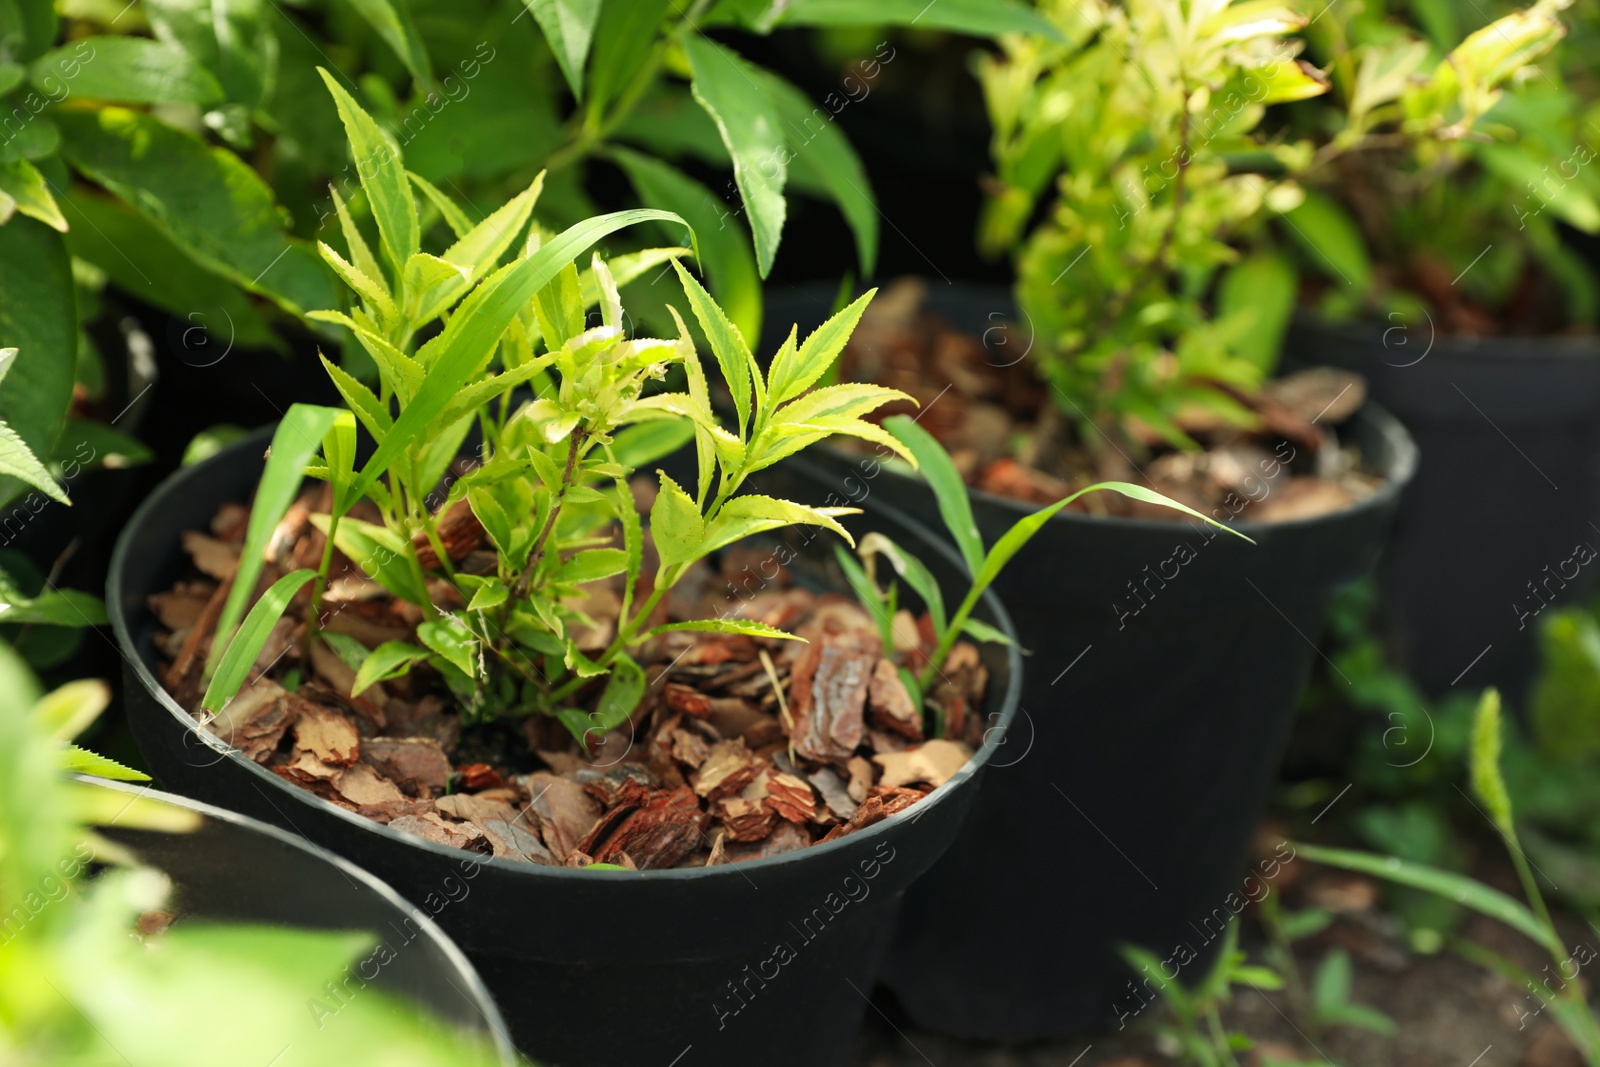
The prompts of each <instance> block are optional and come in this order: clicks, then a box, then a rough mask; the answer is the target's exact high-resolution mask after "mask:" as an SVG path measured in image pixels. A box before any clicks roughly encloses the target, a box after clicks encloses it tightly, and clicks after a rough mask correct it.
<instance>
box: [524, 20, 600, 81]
mask: <svg viewBox="0 0 1600 1067" xmlns="http://www.w3.org/2000/svg"><path fill="white" fill-rule="evenodd" d="M523 3H525V4H526V5H527V7H528V10H529V11H532V12H533V17H534V18H535V19H537V20H538V22H539V28H540V29H541V30H543V31H544V38H545V40H546V41H547V42H549V44H550V51H551V52H553V53H555V57H556V63H558V64H559V65H560V67H561V73H562V74H563V75H565V76H566V79H567V85H568V86H569V87H570V88H571V89H572V95H573V96H575V97H577V98H578V99H579V100H582V99H583V67H584V61H585V60H587V59H588V58H589V42H590V41H591V40H593V39H594V26H595V22H596V21H597V20H598V18H599V17H600V0H523Z"/></svg>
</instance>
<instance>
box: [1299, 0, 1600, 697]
mask: <svg viewBox="0 0 1600 1067" xmlns="http://www.w3.org/2000/svg"><path fill="white" fill-rule="evenodd" d="M1563 6H1564V5H1561V4H1555V3H1546V4H1536V5H1534V6H1533V7H1530V8H1528V9H1527V10H1526V11H1523V12H1519V13H1516V14H1515V15H1511V16H1507V17H1506V18H1502V19H1499V20H1497V21H1495V22H1493V23H1492V24H1490V25H1488V26H1483V27H1481V28H1479V29H1477V30H1476V31H1475V32H1473V33H1471V34H1470V35H1468V36H1466V38H1465V39H1464V40H1462V39H1461V36H1460V31H1459V30H1458V29H1457V28H1456V27H1455V26H1454V25H1453V24H1447V25H1435V24H1425V25H1426V28H1427V29H1428V30H1429V31H1430V32H1429V36H1428V37H1427V38H1419V37H1418V36H1417V35H1415V34H1412V33H1408V32H1405V31H1403V30H1400V29H1398V27H1397V25H1396V23H1397V21H1403V19H1404V13H1397V12H1391V11H1390V10H1388V9H1387V8H1386V7H1385V6H1384V5H1378V6H1375V7H1374V8H1371V9H1369V10H1368V11H1365V12H1363V13H1360V14H1357V13H1354V12H1348V11H1339V10H1335V11H1332V12H1330V13H1329V17H1328V18H1327V19H1325V20H1322V21H1320V22H1319V23H1318V25H1317V26H1316V27H1314V29H1313V32H1311V33H1310V34H1309V35H1308V37H1309V39H1310V41H1311V48H1312V52H1313V54H1314V55H1315V59H1316V61H1317V62H1319V63H1322V64H1326V65H1327V66H1328V69H1329V72H1330V79H1331V82H1332V86H1333V89H1332V91H1331V92H1330V93H1329V95H1328V97H1327V98H1325V100H1319V101H1315V102H1308V103H1307V104H1306V105H1305V106H1304V107H1305V111H1304V113H1303V114H1300V115H1297V116H1295V118H1296V121H1297V123H1298V124H1300V125H1302V126H1304V127H1312V126H1316V127H1319V128H1322V129H1324V130H1326V131H1327V134H1326V136H1327V137H1328V143H1327V145H1326V146H1325V147H1324V148H1323V149H1322V150H1321V151H1320V152H1319V159H1318V160H1317V161H1316V162H1315V163H1314V165H1313V166H1312V167H1311V168H1310V169H1309V170H1308V171H1307V173H1306V175H1305V179H1304V181H1305V184H1306V186H1307V199H1306V202H1305V203H1304V204H1302V205H1301V206H1300V207H1298V208H1296V209H1295V210H1293V211H1291V212H1289V213H1287V214H1286V215H1285V216H1284V218H1283V222H1282V224H1281V225H1280V226H1278V227H1276V228H1275V230H1274V235H1275V236H1276V237H1277V239H1278V242H1279V244H1280V245H1282V246H1283V247H1284V249H1285V251H1286V252H1287V253H1289V254H1290V255H1291V256H1292V257H1293V258H1294V260H1295V261H1296V263H1297V265H1298V267H1299V269H1300V271H1301V273H1302V275H1303V277H1304V278H1305V285H1304V287H1303V290H1304V295H1305V299H1304V301H1303V313H1302V314H1301V315H1300V316H1299V317H1297V319H1296V322H1295V324H1294V326H1293V328H1292V331H1291V340H1290V343H1289V346H1288V348H1289V351H1291V352H1293V353H1295V354H1296V355H1297V356H1298V357H1300V358H1307V359H1311V360H1321V361H1325V362H1334V363H1338V364H1339V365H1341V366H1347V367H1351V368H1354V369H1357V370H1359V371H1360V372H1361V373H1362V374H1364V375H1365V376H1366V377H1367V379H1368V380H1369V381H1370V383H1371V386H1372V390H1373V395H1374V397H1375V398H1376V399H1377V400H1378V401H1379V402H1380V403H1382V404H1383V405H1384V406H1385V407H1387V408H1389V409H1390V410H1392V411H1394V412H1395V413H1396V414H1397V415H1398V416H1399V417H1400V418H1401V419H1402V421H1404V422H1405V424H1406V426H1407V428H1408V429H1410V430H1411V432H1412V434H1413V435H1414V436H1416V438H1417V440H1418V443H1419V445H1420V446H1421V448H1422V449H1423V451H1424V452H1425V453H1427V454H1429V455H1434V456H1439V457H1447V458H1440V459H1438V460H1436V461H1433V462H1429V463H1427V464H1425V465H1424V466H1423V468H1422V470H1421V472H1420V473H1419V476H1418V478H1417V482H1416V485H1415V486H1414V487H1413V490H1412V492H1411V494H1410V495H1409V497H1408V498H1407V502H1406V504H1405V506H1404V508H1403V510H1402V513H1401V517H1400V520H1399V524H1398V531H1399V536H1398V537H1397V538H1396V540H1395V542H1394V544H1393V545H1392V546H1391V547H1390V550H1389V552H1388V553H1387V554H1386V556H1385V558H1384V563H1383V573H1382V582H1381V589H1382V592H1383V611H1384V629H1385V636H1386V637H1387V638H1388V640H1389V642H1390V645H1391V648H1392V650H1393V652H1394V653H1395V654H1396V656H1397V657H1398V659H1399V661H1400V663H1401V664H1403V665H1404V666H1405V667H1406V669H1407V670H1408V671H1410V672H1411V673H1412V674H1413V675H1415V676H1416V678H1417V679H1418V681H1419V682H1421V683H1422V685H1423V686H1424V688H1426V689H1427V690H1429V691H1430V692H1439V691H1442V690H1443V689H1444V688H1446V687H1448V686H1450V685H1453V684H1456V683H1457V682H1461V683H1463V684H1469V685H1472V686H1474V687H1482V686H1484V685H1491V684H1492V685H1498V686H1500V687H1501V688H1502V689H1503V690H1505V691H1506V692H1507V694H1508V696H1509V697H1510V698H1511V699H1512V700H1513V701H1515V700H1517V699H1518V697H1519V695H1520V693H1521V691H1522V689H1523V687H1524V685H1526V683H1527V682H1528V680H1529V678H1530V677H1531V674H1532V670H1533V667H1534V661H1535V649H1534V641H1533V638H1532V634H1533V632H1534V629H1535V627H1534V625H1533V623H1532V620H1533V619H1534V618H1536V617H1537V616H1538V614H1539V613H1540V612H1541V611H1542V610H1543V607H1544V606H1545V605H1546V604H1548V603H1551V602H1555V601H1567V602H1575V601H1581V600H1583V599H1584V598H1585V597H1587V596H1588V595H1589V594H1591V593H1592V592H1593V590H1594V589H1595V576H1594V575H1593V574H1591V573H1589V571H1588V570H1587V569H1584V568H1579V567H1567V566H1563V565H1562V561H1564V560H1567V559H1569V558H1570V557H1571V556H1572V552H1573V546H1574V545H1575V544H1577V543H1579V542H1584V541H1587V540H1589V538H1590V537H1591V536H1592V535H1593V530H1592V528H1591V527H1590V526H1589V522H1590V520H1592V519H1593V518H1594V515H1595V512H1596V508H1597V506H1600V481H1597V480H1596V466H1595V462H1594V460H1595V456H1596V455H1597V454H1600V453H1597V449H1600V441H1597V439H1596V437H1595V433H1596V430H1595V425H1596V418H1595V416H1596V414H1597V413H1600V360H1597V359H1596V356H1597V354H1600V347H1597V345H1596V340H1595V335H1594V326H1595V316H1596V308H1597V300H1600V278H1597V276H1596V274H1595V271H1594V267H1593V266H1592V265H1591V264H1590V263H1589V262H1587V261H1585V260H1584V259H1583V258H1582V257H1580V256H1579V255H1578V253H1577V252H1576V251H1575V250H1574V249H1573V248H1572V247H1571V246H1570V245H1569V243H1568V242H1567V241H1565V240H1564V239H1563V237H1562V233H1561V229H1562V228H1563V227H1567V228H1570V229H1574V230H1580V231H1585V232H1588V233H1591V234H1592V233H1594V232H1596V231H1597V230H1600V199H1597V196H1600V184H1597V182H1600V180H1597V179H1596V177H1595V173H1594V168H1593V167H1591V166H1589V165H1588V164H1589V162H1590V161H1591V160H1592V158H1593V155H1594V150H1593V148H1592V147H1591V145H1592V143H1593V131H1592V129H1591V126H1592V123H1593V120H1594V118H1595V117H1596V115H1600V111H1597V110H1596V104H1595V100H1594V97H1593V95H1592V92H1591V91H1590V88H1589V79H1588V78H1587V75H1586V73H1585V72H1584V71H1583V70H1582V69H1581V67H1580V64H1581V60H1580V59H1579V57H1580V56H1581V55H1582V52H1581V51H1580V50H1578V49H1565V48H1561V49H1557V50H1555V51H1551V50H1552V48H1553V47H1554V46H1555V44H1556V42H1557V41H1559V40H1561V38H1562V37H1563V35H1564V34H1565V32H1566V27H1565V26H1564V25H1563V23H1562V21H1561V17H1560V9H1561V7H1563ZM1463 15H1464V16H1465V17H1469V18H1471V17H1474V15H1473V13H1471V12H1463ZM1482 18H1483V19H1484V21H1487V20H1488V16H1487V15H1483V16H1482ZM1458 42H1459V43H1458ZM1563 54H1565V55H1567V56H1569V57H1570V58H1569V59H1568V61H1567V62H1565V63H1563V62H1562V59H1563ZM1535 63H1537V66H1535V65H1534V64H1535ZM1563 66H1567V67H1573V68H1577V69H1574V70H1572V71H1570V72H1564V71H1563V69H1562V68H1563ZM1446 70H1452V71H1455V70H1458V71H1460V77H1459V81H1458V82H1457V81H1454V80H1453V79H1452V78H1445V77H1441V76H1440V72H1441V71H1446ZM1419 135H1422V136H1419ZM1357 142H1360V143H1364V144H1365V145H1366V146H1367V147H1366V148H1364V149H1362V150H1358V151H1339V149H1340V148H1341V147H1342V146H1344V145H1346V144H1353V143H1357ZM1483 484H1495V485H1505V486H1506V487H1507V490H1506V492H1507V495H1506V496H1505V498H1504V500H1503V506H1502V507H1500V508H1497V509H1495V513H1494V514H1493V515H1489V516H1482V517H1470V518H1469V515H1468V512H1467V510H1466V506H1465V505H1464V503H1463V496H1462V494H1464V493H1467V492H1470V491H1471V490H1472V489H1473V487H1476V486H1478V485H1483ZM1546 567H1550V568H1552V570H1551V571H1549V572H1547V571H1546V570H1545V568H1546ZM1556 570H1560V571H1564V572H1565V573H1562V574H1560V575H1559V576H1558V577H1557V578H1556V579H1555V580H1554V581H1550V580H1548V579H1547V577H1546V575H1547V574H1548V573H1554V572H1555V571H1556ZM1463 573H1472V574H1474V575H1476V576H1477V580H1476V581H1474V582H1472V583H1462V582H1460V581H1458V580H1457V576H1459V575H1461V574H1463ZM1530 582H1531V583H1533V585H1532V586H1531V587H1530V585H1529V583H1530ZM1541 583H1545V584H1543V585H1541ZM1469 668H1470V670H1469Z"/></svg>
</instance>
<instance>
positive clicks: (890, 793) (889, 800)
mask: <svg viewBox="0 0 1600 1067" xmlns="http://www.w3.org/2000/svg"><path fill="white" fill-rule="evenodd" d="M924 795H925V794H923V793H922V791H921V790H917V789H906V788H896V789H888V790H884V789H881V788H879V787H874V788H873V790H872V793H871V795H870V796H868V797H867V799H866V800H865V801H863V802H862V804H861V806H860V807H859V808H857V809H856V813H855V814H854V815H852V816H851V817H850V821H848V822H845V823H841V824H840V825H838V826H835V827H834V828H833V829H832V830H829V831H828V834H827V836H826V837H824V838H823V839H822V840H824V841H832V840H833V839H834V838H836V837H844V836H846V835H848V834H853V833H855V832H856V831H857V830H864V829H866V828H867V827H869V826H871V825H873V824H874V823H880V822H882V821H883V820H884V819H887V818H888V817H889V816H891V815H894V814H896V813H898V812H902V811H904V810H905V809H907V808H909V807H910V806H911V805H913V804H915V803H916V802H917V801H919V800H921V799H922V798H923V796H924Z"/></svg>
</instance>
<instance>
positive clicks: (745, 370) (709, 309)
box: [672, 260, 761, 435]
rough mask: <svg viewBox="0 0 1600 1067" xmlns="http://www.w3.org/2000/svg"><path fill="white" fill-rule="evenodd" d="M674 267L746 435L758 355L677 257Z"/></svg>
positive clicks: (741, 428)
mask: <svg viewBox="0 0 1600 1067" xmlns="http://www.w3.org/2000/svg"><path fill="white" fill-rule="evenodd" d="M672 269H673V270H675V271H677V272H678V280H679V282H681V283H682V285H683V292H684V295H685V296H687V297H688V298H689V309H690V310H691V311H693V312H694V317H695V319H696V321H698V322H699V323H700V329H701V330H702V331H704V332H705V335H706V342H707V343H708V344H710V345H711V353H712V355H714V356H716V358H717V365H718V366H719V367H721V368H722V377H723V380H724V381H726V382H727V383H728V391H729V392H730V393H731V394H732V395H733V406H734V408H735V409H736V410H737V411H738V413H739V431H740V434H741V435H743V433H744V430H745V428H746V427H748V426H749V425H750V412H751V409H752V406H753V403H754V393H755V390H754V386H755V384H756V381H757V380H759V377H760V373H761V371H760V368H758V367H757V366H756V365H755V357H754V356H753V355H751V353H750V346H749V345H747V344H745V341H744V337H743V336H742V335H741V334H740V333H739V328H738V327H737V326H735V325H734V324H733V323H732V322H730V321H729V320H728V317H727V315H725V314H724V313H723V311H722V309H721V308H720V307H718V306H717V302H716V301H715V300H713V299H711V294H710V293H708V292H706V291H705V288H704V287H703V286H701V284H700V283H699V282H697V281H695V279H694V277H693V276H692V275H691V274H690V273H689V272H688V271H686V270H684V269H683V264H681V263H679V262H678V261H677V260H673V261H672Z"/></svg>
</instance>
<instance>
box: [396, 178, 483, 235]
mask: <svg viewBox="0 0 1600 1067" xmlns="http://www.w3.org/2000/svg"><path fill="white" fill-rule="evenodd" d="M406 176H407V177H408V178H410V179H411V184H412V185H415V186H416V187H417V188H418V189H421V190H422V195H423V196H426V197H427V198H428V201H429V202H430V203H431V204H433V206H434V207H436V208H438V209H439V214H440V215H441V216H442V217H443V218H444V221H445V225H447V226H449V227H450V232H451V233H453V234H455V235H456V236H457V237H458V238H459V237H465V236H466V235H467V234H469V233H471V232H472V220H471V219H470V218H468V217H467V213H466V212H465V211H463V210H461V206H460V205H459V204H457V203H456V202H455V201H454V200H452V199H450V197H449V195H448V194H447V193H445V192H444V190H442V189H440V188H439V187H438V186H437V185H434V184H433V183H432V182H430V181H429V180H428V179H426V178H424V177H423V176H422V175H420V174H417V173H415V172H413V171H406Z"/></svg>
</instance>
